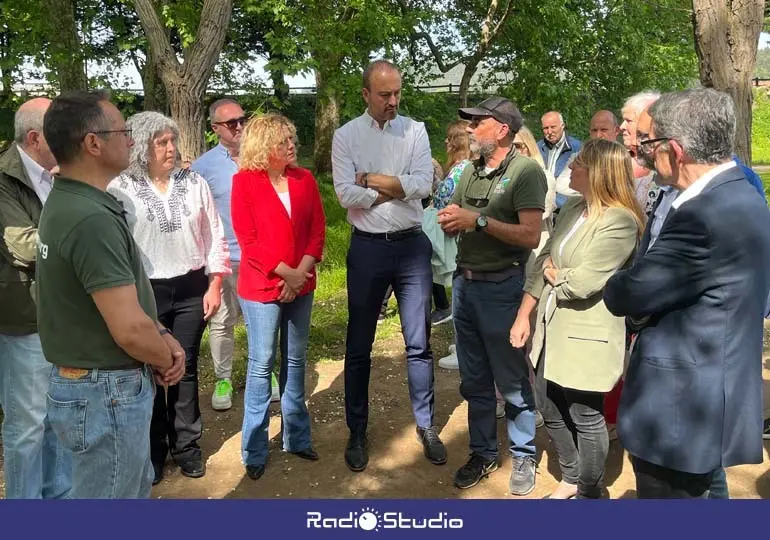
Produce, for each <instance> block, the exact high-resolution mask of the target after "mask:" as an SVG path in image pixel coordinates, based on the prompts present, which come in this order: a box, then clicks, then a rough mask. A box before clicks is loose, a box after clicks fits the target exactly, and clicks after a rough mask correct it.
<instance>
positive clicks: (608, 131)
mask: <svg viewBox="0 0 770 540" xmlns="http://www.w3.org/2000/svg"><path fill="white" fill-rule="evenodd" d="M588 132H589V134H590V136H591V138H592V139H605V140H607V141H616V140H617V139H618V134H619V133H620V127H619V126H618V119H617V118H615V115H614V114H613V113H612V111H598V112H597V113H595V114H594V115H593V116H592V117H591V124H590V125H589V127H588Z"/></svg>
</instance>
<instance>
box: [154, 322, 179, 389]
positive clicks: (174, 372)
mask: <svg viewBox="0 0 770 540" xmlns="http://www.w3.org/2000/svg"><path fill="white" fill-rule="evenodd" d="M161 337H162V338H163V341H165V342H166V345H167V346H168V348H169V350H170V351H171V366H170V367H168V368H159V369H157V370H156V374H155V380H156V381H157V382H159V383H160V384H161V385H164V386H173V385H175V384H176V383H178V382H179V380H180V379H181V378H182V376H183V375H184V372H185V359H186V356H185V353H184V349H183V348H182V346H181V345H180V344H179V342H178V341H177V340H176V338H175V337H174V336H172V335H171V334H163V335H162V336H161Z"/></svg>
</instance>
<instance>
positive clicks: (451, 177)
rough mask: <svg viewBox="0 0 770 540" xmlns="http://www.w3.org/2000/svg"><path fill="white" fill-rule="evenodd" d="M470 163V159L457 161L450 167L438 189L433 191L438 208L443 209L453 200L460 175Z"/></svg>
mask: <svg viewBox="0 0 770 540" xmlns="http://www.w3.org/2000/svg"><path fill="white" fill-rule="evenodd" d="M468 163H470V160H468V159H464V160H462V161H460V162H458V163H455V164H454V165H453V166H452V168H451V169H449V172H448V173H447V175H446V177H444V179H443V180H442V181H441V182H440V183H439V185H438V187H437V188H436V191H435V192H434V193H433V207H434V208H435V209H436V210H442V209H444V208H446V207H447V206H449V203H451V202H452V195H454V192H455V186H457V182H459V181H460V175H461V174H462V172H463V169H465V166H466V165H467V164H468Z"/></svg>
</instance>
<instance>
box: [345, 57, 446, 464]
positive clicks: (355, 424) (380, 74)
mask: <svg viewBox="0 0 770 540" xmlns="http://www.w3.org/2000/svg"><path fill="white" fill-rule="evenodd" d="M362 93H363V98H364V101H366V103H367V109H366V112H364V114H362V115H361V116H359V117H358V118H355V119H353V120H351V121H350V122H348V123H347V124H345V125H344V126H342V127H341V128H339V129H338V130H337V131H336V132H335V134H334V141H333V144H332V167H333V175H334V189H335V190H336V192H337V198H338V199H339V201H340V204H341V205H342V206H343V207H344V208H347V209H348V220H349V221H350V223H351V224H352V225H353V235H352V238H351V241H350V250H349V251H348V259H347V285H348V327H347V341H346V350H345V415H346V420H347V425H348V428H349V429H350V439H349V441H348V444H347V448H346V450H345V462H346V463H347V465H348V467H349V468H350V469H351V470H352V471H355V472H359V471H363V470H364V469H365V468H366V465H367V463H368V461H369V456H368V448H367V438H366V428H367V422H368V418H369V372H370V368H371V361H372V360H371V352H372V343H373V342H374V335H375V331H376V328H377V318H378V316H379V313H380V308H381V305H382V299H383V297H384V295H385V291H386V289H387V288H388V286H389V285H390V286H392V287H393V290H394V292H395V294H396V299H397V300H398V308H399V312H400V315H401V324H402V328H403V333H404V341H405V344H406V351H407V372H408V380H409V398H410V400H411V403H412V410H413V412H414V416H415V420H416V423H417V435H418V437H419V439H420V440H421V442H422V444H423V448H424V452H425V456H426V457H427V458H428V460H429V461H430V462H431V463H434V464H437V465H440V464H443V463H446V459H447V457H446V448H445V447H444V444H443V443H442V442H441V439H440V438H439V436H438V430H437V428H436V427H435V426H434V425H433V404H434V395H433V354H432V352H431V349H430V342H429V340H430V307H431V298H430V295H431V284H432V280H433V278H432V273H431V264H430V258H431V252H432V249H431V244H430V240H428V238H427V237H426V236H425V234H423V232H422V228H421V223H422V215H423V210H422V204H421V202H420V201H421V199H423V198H425V197H427V196H428V195H430V193H431V187H432V184H433V166H432V164H431V154H430V143H429V141H428V134H427V132H426V131H425V125H424V124H422V123H420V122H415V121H414V120H412V119H410V118H406V117H403V116H399V115H398V105H399V101H400V99H401V74H400V72H399V70H398V68H397V67H396V66H395V65H394V64H392V63H390V62H388V61H385V60H378V61H375V62H373V63H372V64H370V65H369V66H368V67H367V68H366V70H365V71H364V74H363V90H362Z"/></svg>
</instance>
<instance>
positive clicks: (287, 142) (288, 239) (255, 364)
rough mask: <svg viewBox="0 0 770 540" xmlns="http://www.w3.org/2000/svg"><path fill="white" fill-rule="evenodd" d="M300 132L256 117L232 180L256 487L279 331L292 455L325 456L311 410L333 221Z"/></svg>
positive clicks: (246, 425)
mask: <svg viewBox="0 0 770 540" xmlns="http://www.w3.org/2000/svg"><path fill="white" fill-rule="evenodd" d="M296 133H297V132H296V129H295V128H294V125H293V124H292V123H291V122H290V121H289V120H288V119H287V118H285V117H283V116H281V115H278V114H266V115H263V116H258V117H255V118H252V119H251V120H249V122H248V123H247V124H246V126H245V128H244V130H243V135H242V138H241V151H240V171H239V172H238V173H237V174H236V175H235V176H233V189H232V201H231V206H232V220H233V229H234V230H235V235H236V237H237V238H238V243H239V244H240V246H241V252H242V254H241V267H240V274H239V276H238V297H239V299H240V303H241V309H242V311H243V316H244V317H245V319H246V323H247V332H248V338H249V365H248V370H247V375H246V394H245V396H244V413H243V440H242V443H241V452H242V457H243V463H244V464H245V465H246V474H247V475H248V476H249V478H251V479H252V480H257V479H258V478H260V477H261V476H262V474H264V472H265V463H266V462H267V442H268V437H267V428H268V424H269V421H270V418H269V414H268V413H269V406H270V394H271V388H270V375H271V372H272V369H273V364H274V362H275V356H276V349H277V346H278V344H279V341H278V338H279V333H280V346H281V367H280V376H279V383H280V390H281V421H282V424H283V429H282V432H283V448H284V450H285V451H286V452H290V453H292V454H295V455H297V456H299V457H301V458H303V459H310V460H317V459H318V454H316V452H315V451H314V450H313V447H312V444H311V440H310V415H309V413H308V410H307V406H306V405H305V364H306V362H307V356H306V355H307V343H308V337H309V334H310V314H311V310H312V307H313V291H314V290H315V286H316V272H315V266H316V264H317V263H318V262H319V261H320V260H321V255H322V253H323V247H324V237H325V234H326V219H325V217H324V211H323V206H322V205H321V195H320V193H319V191H318V185H317V184H316V181H315V178H313V175H312V174H310V171H308V170H306V169H301V168H299V167H297V166H296V159H297V155H296Z"/></svg>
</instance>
